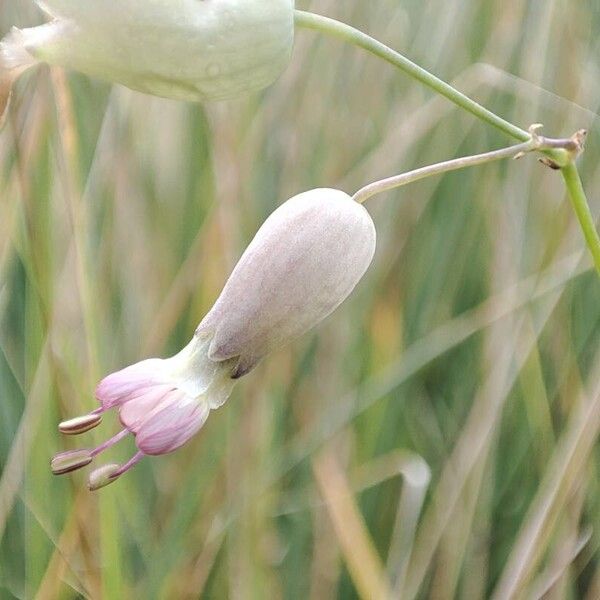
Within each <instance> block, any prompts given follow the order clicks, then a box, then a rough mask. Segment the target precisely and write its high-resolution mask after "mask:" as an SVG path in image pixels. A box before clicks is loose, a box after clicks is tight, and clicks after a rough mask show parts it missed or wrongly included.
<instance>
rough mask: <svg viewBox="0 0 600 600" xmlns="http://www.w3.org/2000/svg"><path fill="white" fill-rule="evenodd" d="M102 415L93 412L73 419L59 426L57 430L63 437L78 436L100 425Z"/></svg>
mask: <svg viewBox="0 0 600 600" xmlns="http://www.w3.org/2000/svg"><path fill="white" fill-rule="evenodd" d="M101 421H102V414H101V413H100V412H98V411H97V410H95V411H94V412H91V413H88V414H87V415H83V416H81V417H75V418H73V419H69V420H68V421H63V422H62V423H60V424H59V426H58V430H59V431H60V432H61V433H64V434H65V435H79V434H80V433H85V432H86V431H89V430H90V429H93V428H94V427H97V426H98V425H100V422H101Z"/></svg>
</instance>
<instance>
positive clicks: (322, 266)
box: [196, 189, 376, 377]
mask: <svg viewBox="0 0 600 600" xmlns="http://www.w3.org/2000/svg"><path fill="white" fill-rule="evenodd" d="M375 239H376V235H375V227H374V225H373V221H372V220H371V217H370V216H369V213H368V212H367V211H366V209H365V208H364V207H363V206H361V205H360V204H358V203H356V202H354V201H353V200H352V198H350V196H348V195H347V194H345V193H344V192H342V191H339V190H332V189H316V190H312V191H309V192H305V193H303V194H299V195H298V196H295V197H294V198H292V199H291V200H288V201H287V202H285V203H284V204H283V205H282V206H280V207H279V208H278V209H277V210H276V211H275V212H274V213H273V214H272V215H271V216H270V217H269V218H268V219H267V220H266V221H265V223H264V224H263V226H262V227H261V228H260V229H259V231H258V233H257V234H256V236H255V238H254V239H253V240H252V242H251V244H250V245H249V246H248V248H247V249H246V251H245V252H244V254H243V256H242V257H241V259H240V260H239V262H238V264H237V266H236V267H235V269H234V270H233V273H232V274H231V276H230V277H229V280H228V281H227V283H226V285H225V288H224V289H223V291H222V293H221V295H220V296H219V298H218V300H217V301H216V303H215V305H214V306H213V308H212V309H211V311H210V312H209V313H208V314H207V315H206V317H205V318H204V320H203V321H202V323H200V325H199V327H198V329H197V331H196V334H197V335H210V336H211V337H212V342H211V345H210V349H209V352H208V356H209V358H211V359H212V360H215V361H223V360H227V359H231V358H234V357H236V358H238V366H237V368H236V370H235V373H234V377H241V376H242V375H244V374H245V373H247V372H248V371H249V370H251V369H252V368H253V367H254V366H255V365H256V363H257V362H258V361H259V360H260V359H261V358H262V357H263V356H264V355H265V354H267V353H268V352H270V351H271V350H273V349H275V348H277V347H279V346H282V345H284V344H286V343H287V342H289V341H291V340H292V339H294V338H296V337H298V336H299V335H302V334H303V333H304V332H306V331H308V330H309V329H311V328H312V327H314V326H315V325H316V324H317V323H319V322H320V321H322V320H323V319H324V318H325V317H327V316H328V315H329V314H330V313H331V312H333V311H334V310H335V309H336V308H337V307H338V306H339V305H340V304H341V303H342V302H343V301H344V300H345V299H346V297H347V296H348V295H349V294H350V292H351V291H352V290H353V289H354V287H355V286H356V284H357V283H358V282H359V280H360V279H361V277H362V276H363V274H364V273H365V271H366V270H367V267H368V266H369V264H370V263H371V260H372V258H373V254H374V252H375Z"/></svg>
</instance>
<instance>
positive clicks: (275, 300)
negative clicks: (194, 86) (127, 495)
mask: <svg viewBox="0 0 600 600" xmlns="http://www.w3.org/2000/svg"><path fill="white" fill-rule="evenodd" d="M375 240H376V234H375V227H374V225H373V221H372V219H371V217H370V216H369V213H368V212H367V211H366V210H365V208H364V207H363V206H361V205H360V204H358V203H356V202H354V201H353V200H352V198H351V197H350V196H348V195H347V194H345V193H344V192H341V191H339V190H333V189H316V190H312V191H309V192H305V193H302V194H299V195H298V196H295V197H294V198H292V199H290V200H288V201H287V202H285V203H284V204H282V205H281V206H280V207H279V208H278V209H277V210H275V211H274V212H273V214H271V215H270V216H269V218H268V219H267V220H266V221H265V223H264V224H263V225H262V227H261V228H260V229H259V231H258V233H257V234H256V236H255V237H254V239H253V240H252V242H251V243H250V245H249V246H248V248H247V249H246V251H245V252H244V254H243V255H242V257H241V258H240V260H239V262H238V264H237V265H236V267H235V268H234V270H233V272H232V273H231V275H230V277H229V279H228V281H227V283H226V284H225V287H224V288H223V291H222V292H221V295H220V296H219V298H218V299H217V301H216V302H215V304H214V306H213V307H212V309H211V310H210V311H209V312H208V314H207V315H206V316H205V317H204V319H203V320H202V322H201V323H200V325H199V326H198V328H197V329H196V331H195V333H194V336H193V338H192V340H191V341H190V343H189V344H188V345H187V346H186V347H185V348H184V349H183V350H181V352H179V353H178V354H176V355H175V356H173V357H171V358H167V359H164V360H161V359H158V358H150V359H147V360H143V361H141V362H138V363H136V364H134V365H132V366H129V367H126V368H125V369H123V370H121V371H117V372H116V373H112V374H111V375H108V377H105V378H104V379H103V380H102V381H101V382H100V384H99V385H98V387H97V388H96V398H97V399H98V400H99V402H100V407H99V408H98V409H96V410H94V411H93V412H91V413H89V414H87V415H85V416H83V417H77V418H75V419H71V420H69V421H65V422H63V423H61V424H60V426H59V430H60V431H61V432H62V433H65V434H79V433H83V432H85V431H88V430H89V429H91V428H92V427H95V426H97V425H98V424H99V423H100V421H101V418H102V413H104V412H105V411H107V410H111V409H116V410H118V412H119V418H120V421H121V423H122V425H123V430H122V431H121V432H119V433H118V434H117V435H116V436H114V437H113V438H111V439H109V440H108V441H107V442H105V443H103V444H101V445H100V446H98V447H97V448H95V449H91V450H74V451H68V452H63V453H60V454H58V455H56V456H55V457H54V459H53V460H52V470H53V472H54V473H56V474H62V473H67V472H70V471H73V470H75V469H78V468H81V467H83V466H86V465H87V464H89V463H90V462H91V461H92V460H93V459H94V458H95V457H96V456H97V455H98V454H100V452H102V451H103V450H105V449H107V448H108V447H110V446H112V445H113V444H115V443H116V442H118V441H119V440H121V439H122V438H123V437H125V436H127V435H129V434H133V436H134V437H135V443H136V446H137V448H138V451H137V453H136V454H135V455H134V456H133V457H132V458H131V460H129V461H128V462H127V463H125V464H124V465H122V466H119V465H116V464H110V465H105V466H103V467H100V468H99V469H96V470H95V471H94V472H93V473H92V474H91V476H90V479H89V487H90V489H98V488H100V487H102V486H104V485H107V484H108V483H111V482H113V481H115V480H116V479H117V478H118V477H119V476H120V475H122V474H123V473H124V472H125V471H127V470H129V469H130V468H131V467H132V466H133V465H134V464H136V463H137V462H138V461H139V460H140V459H141V458H143V457H144V456H145V455H159V454H166V453H168V452H172V451H173V450H176V449H177V448H179V447H180V446H182V445H183V444H185V443H186V442H187V441H188V440H189V439H190V438H191V437H192V436H193V435H194V434H195V433H196V432H197V431H198V430H199V429H200V428H201V427H202V425H204V423H205V421H206V419H207V417H208V415H209V413H210V411H211V410H214V409H216V408H219V407H220V406H222V405H223V404H224V403H225V401H226V400H227V398H228V397H229V396H230V394H231V391H232V389H233V386H234V384H235V382H236V381H237V380H238V379H239V378H240V377H242V376H244V375H246V374H247V373H248V372H249V371H251V370H252V369H253V368H254V367H255V366H256V364H257V363H258V362H259V361H260V360H261V359H262V358H263V357H264V356H265V355H266V354H267V353H269V352H271V351H273V350H275V349H277V348H279V347H281V346H283V345H285V344H287V343H288V342H290V341H292V340H293V339H295V338H297V337H298V336H300V335H302V334H303V333H305V332H306V331H308V330H309V329H311V328H312V327H314V326H315V325H317V324H318V323H320V322H321V321H322V320H323V319H324V318H325V317H327V316H328V315H329V314H330V313H332V312H333V311H334V310H335V309H336V308H337V307H338V306H339V305H340V304H341V303H342V302H343V301H344V300H345V299H346V298H347V297H348V295H349V294H350V293H351V292H352V290H353V289H354V287H355V286H356V284H357V283H358V282H359V281H360V279H361V278H362V276H363V275H364V273H365V271H366V270H367V268H368V266H369V264H370V263H371V260H372V258H373V254H374V251H375Z"/></svg>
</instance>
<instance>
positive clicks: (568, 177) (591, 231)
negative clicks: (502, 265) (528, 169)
mask: <svg viewBox="0 0 600 600" xmlns="http://www.w3.org/2000/svg"><path fill="white" fill-rule="evenodd" d="M294 22H295V25H296V27H300V28H304V29H312V30H314V31H318V32H320V33H324V34H326V35H331V36H333V37H335V38H338V39H340V40H342V41H345V42H348V43H350V44H352V45H354V46H356V47H358V48H362V49H363V50H366V51H367V52H370V53H371V54H373V55H374V56H377V57H379V58H382V59H383V60H385V61H386V62H388V63H390V64H392V65H393V66H394V67H396V68H398V69H400V70H401V71H403V72H404V73H406V74H407V75H409V76H410V77H412V78H413V79H416V80H417V81H420V82H421V83H422V84H424V85H426V86H427V87H429V88H430V89H432V90H433V91H435V92H437V93H438V94H440V95H442V96H444V97H445V98H447V99H448V100H450V101H451V102H453V103H454V104H455V105H456V106H458V107H459V108H462V109H463V110H465V111H467V112H469V113H471V114H472V115H473V116H475V117H477V118H478V119H480V120H482V121H484V122H486V123H488V124H489V125H492V126H493V127H495V128H496V129H498V130H499V131H502V132H503V133H505V134H506V135H508V136H510V137H512V138H514V139H516V140H519V141H521V142H523V143H527V142H528V141H529V139H530V133H528V132H527V131H525V130H524V129H521V128H520V127H518V126H517V125H514V124H513V123H511V122H509V121H507V120H506V119H503V118H502V117H500V116H499V115H497V114H495V113H494V112H492V111H491V110H489V109H487V108H485V107H484V106H482V105H481V104H479V103H477V102H475V100H473V99H472V98H469V97H468V96H466V95H465V94H463V93H462V92H460V91H459V90H457V89H456V88H454V87H453V86H451V85H450V84H449V83H447V82H445V81H443V80H442V79H440V78H439V77H436V76H435V75H434V74H433V73H430V72H429V71H427V69H424V68H423V67H420V66H419V65H417V64H416V63H414V62H413V61H411V60H410V59H408V58H407V57H405V56H403V55H402V54H400V53H399V52H396V51H395V50H392V48H389V47H388V46H386V45H385V44H383V43H382V42H380V41H378V40H376V39H374V38H373V37H371V36H370V35H367V34H366V33H364V32H363V31H360V30H359V29H356V28H355V27H352V26H351V25H348V24H347V23H342V22H341V21H337V20H335V19H331V18H329V17H325V16H323V15H318V14H315V13H311V12H307V11H302V10H294ZM543 152H544V154H545V155H546V156H547V157H548V160H546V161H543V162H545V164H547V165H548V166H550V167H551V168H553V169H560V170H561V173H562V176H563V179H564V182H565V185H566V188H567V193H568V195H569V200H570V202H571V205H572V206H573V208H574V210H575V214H576V215H577V219H578V221H579V225H580V227H581V229H582V231H583V234H584V238H585V241H586V244H587V246H588V248H589V251H590V253H591V254H592V257H593V259H594V265H595V267H596V271H597V272H598V274H599V275H600V237H599V236H598V231H597V229H596V225H595V223H594V219H593V216H592V213H591V210H590V207H589V203H588V200H587V197H586V195H585V191H584V189H583V185H582V183H581V178H580V176H579V172H578V170H577V167H576V165H575V163H574V159H575V158H576V155H574V154H573V153H572V152H570V151H569V150H568V149H565V148H562V147H559V148H555V147H553V146H550V147H548V148H546V149H545V150H543ZM459 160H460V159H459ZM484 162H487V161H484ZM473 164H481V163H473ZM465 166H469V165H465ZM456 168H462V167H461V166H457V167H456ZM450 170H452V169H450ZM432 174H434V173H432ZM419 178H421V177H419ZM413 181H415V180H413ZM363 201H364V200H363Z"/></svg>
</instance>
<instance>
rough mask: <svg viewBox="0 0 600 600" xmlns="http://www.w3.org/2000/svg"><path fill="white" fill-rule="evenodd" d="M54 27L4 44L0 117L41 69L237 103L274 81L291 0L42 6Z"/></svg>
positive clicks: (287, 46)
mask: <svg viewBox="0 0 600 600" xmlns="http://www.w3.org/2000/svg"><path fill="white" fill-rule="evenodd" d="M36 1H37V4H38V5H39V6H40V7H41V8H42V10H44V11H45V12H46V13H47V14H48V15H49V16H50V17H51V18H52V20H51V21H50V22H49V23H46V24H45V25H41V26H39V27H33V28H30V29H23V30H18V29H13V30H12V32H11V33H10V34H9V35H8V36H7V37H6V38H5V39H4V40H3V41H2V42H0V119H1V118H2V115H3V113H4V112H5V110H6V107H7V105H8V99H9V96H10V90H11V86H12V84H13V82H14V81H15V80H16V79H17V78H18V76H19V75H20V74H21V73H22V72H23V71H25V70H26V69H28V68H29V67H31V66H33V65H35V64H36V63H38V62H47V63H49V64H54V65H60V66H64V67H67V68H69V69H74V70H76V71H81V72H82V73H85V74H87V75H90V76H92V77H98V78H100V79H104V80H107V81H112V82H115V83H121V84H123V85H126V86H127V87H130V88H132V89H135V90H139V91H142V92H146V93H148V94H153V95H156V96H163V97H166V98H174V99H178V100H189V101H198V100H200V101H203V100H214V99H224V98H231V97H234V96H237V95H240V94H242V93H244V92H248V91H252V90H259V89H262V88H264V87H266V86H268V85H270V84H271V83H273V81H275V79H276V78H277V77H278V76H279V75H280V73H281V72H282V71H283V70H284V68H285V67H286V65H287V62H288V60H289V57H290V54H291V49H292V44H293V38H294V15H293V9H294V2H293V0H36Z"/></svg>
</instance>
